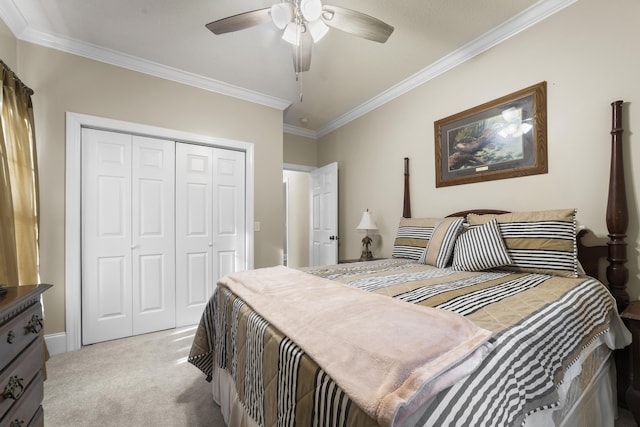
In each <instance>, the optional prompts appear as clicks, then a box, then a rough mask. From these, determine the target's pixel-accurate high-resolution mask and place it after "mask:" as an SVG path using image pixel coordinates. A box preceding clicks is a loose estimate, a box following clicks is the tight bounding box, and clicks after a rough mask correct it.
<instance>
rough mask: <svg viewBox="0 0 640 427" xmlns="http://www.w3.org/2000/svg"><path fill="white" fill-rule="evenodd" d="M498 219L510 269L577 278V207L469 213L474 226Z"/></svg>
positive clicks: (468, 219) (470, 222)
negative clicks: (491, 213)
mask: <svg viewBox="0 0 640 427" xmlns="http://www.w3.org/2000/svg"><path fill="white" fill-rule="evenodd" d="M494 218H495V219H496V220H497V221H498V225H499V227H500V234H501V235H502V238H503V240H504V243H505V245H506V247H507V252H508V253H509V256H510V257H511V265H510V266H508V267H505V268H508V269H509V270H516V271H523V272H531V273H545V274H555V275H558V276H565V277H577V275H578V254H577V246H576V210H575V209H561V210H550V211H535V212H514V213H509V214H502V215H468V216H467V221H468V222H469V225H470V226H473V225H479V224H484V223H487V222H489V221H490V220H492V219H494Z"/></svg>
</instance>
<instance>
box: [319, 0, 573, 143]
mask: <svg viewBox="0 0 640 427" xmlns="http://www.w3.org/2000/svg"><path fill="white" fill-rule="evenodd" d="M577 1H578V0H541V1H539V2H538V3H536V4H534V5H533V6H531V7H529V8H528V9H526V10H524V11H523V12H521V13H519V14H518V15H515V16H514V17H512V18H511V19H509V20H507V21H505V22H504V23H502V24H501V25H499V26H497V27H495V28H493V29H492V30H490V31H488V32H486V33H484V34H483V35H481V36H480V37H478V38H476V39H474V40H472V41H470V42H469V43H467V44H465V45H464V46H462V47H461V48H459V49H457V50H455V51H453V52H451V53H450V54H448V55H446V56H444V57H442V58H441V59H439V60H437V61H436V62H434V63H433V64H431V65H429V66H427V67H426V68H423V69H422V70H420V71H418V72H417V73H415V74H413V75H412V76H410V77H408V78H406V79H405V80H403V81H401V82H399V83H397V84H395V85H394V86H392V87H391V88H389V89H387V90H385V91H384V92H381V93H380V94H378V95H376V96H374V97H373V98H371V99H369V100H368V101H366V102H364V103H362V104H360V105H358V106H357V107H355V108H353V109H351V110H349V111H348V112H346V113H345V114H343V115H341V116H339V117H337V118H336V119H334V120H332V121H330V122H329V123H328V124H327V125H326V126H324V127H322V128H321V129H319V130H318V131H317V137H318V138H320V137H323V136H325V135H327V134H328V133H331V132H333V131H334V130H336V129H338V128H340V127H342V126H344V125H346V124H347V123H349V122H351V121H353V120H355V119H357V118H359V117H362V116H364V115H365V114H367V113H369V112H371V111H373V110H375V109H376V108H378V107H380V106H382V105H384V104H386V103H387V102H389V101H392V100H394V99H395V98H397V97H399V96H401V95H403V94H405V93H407V92H409V91H411V90H413V89H415V88H417V87H418V86H421V85H423V84H425V83H427V82H428V81H430V80H432V79H434V78H436V77H438V76H439V75H441V74H444V73H446V72H447V71H449V70H451V69H452V68H454V67H457V66H458V65H460V64H463V63H464V62H466V61H468V60H470V59H471V58H473V57H475V56H477V55H479V54H481V53H482V52H484V51H486V50H489V49H491V48H492V47H494V46H496V45H498V44H500V43H502V42H503V41H505V40H507V39H509V38H511V37H513V36H514V35H516V34H518V33H520V32H521V31H524V30H526V29H527V28H529V27H531V26H533V25H535V24H537V23H538V22H540V21H542V20H544V19H545V18H548V17H549V16H551V15H553V14H555V13H556V12H558V11H560V10H562V9H564V8H565V7H567V6H570V5H572V4H573V3H575V2H577Z"/></svg>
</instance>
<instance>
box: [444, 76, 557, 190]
mask: <svg viewBox="0 0 640 427" xmlns="http://www.w3.org/2000/svg"><path fill="white" fill-rule="evenodd" d="M435 149H436V153H435V154H436V156H435V157H436V187H445V186H448V185H459V184H468V183H471V182H480V181H489V180H494V179H505V178H513V177H517V176H526V175H535V174H542V173H547V82H541V83H538V84H536V85H533V86H531V87H528V88H526V89H522V90H520V91H518V92H514V93H512V94H510V95H507V96H503V97H502V98H498V99H496V100H493V101H490V102H487V103H485V104H482V105H479V106H477V107H474V108H471V109H469V110H466V111H463V112H461V113H458V114H454V115H453V116H449V117H446V118H444V119H441V120H438V121H437V122H435Z"/></svg>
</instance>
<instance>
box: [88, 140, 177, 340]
mask: <svg viewBox="0 0 640 427" xmlns="http://www.w3.org/2000/svg"><path fill="white" fill-rule="evenodd" d="M82 138H83V143H82V157H83V162H82V249H83V259H82V307H83V310H82V336H83V339H82V341H83V344H91V343H95V342H100V341H106V340H111V339H115V338H122V337H126V336H130V335H133V334H140V333H145V332H150V331H155V330H160V329H167V328H171V327H174V326H175V302H174V295H175V282H174V281H175V273H174V250H175V242H174V240H175V233H174V223H175V218H174V209H173V206H174V171H175V169H174V143H173V142H170V141H164V140H158V139H152V138H143V137H132V136H131V135H127V134H124V133H118V132H108V131H101V130H94V129H83V131H82Z"/></svg>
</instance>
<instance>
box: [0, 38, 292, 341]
mask: <svg viewBox="0 0 640 427" xmlns="http://www.w3.org/2000/svg"><path fill="white" fill-rule="evenodd" d="M0 49H2V51H1V53H2V55H3V56H4V54H5V49H7V47H6V46H5V45H4V44H3V45H0ZM8 49H9V50H10V46H9V48H8ZM17 52H18V55H17V63H18V66H17V67H16V68H17V69H16V72H17V73H18V74H19V76H20V78H21V79H22V80H23V81H24V82H25V83H26V84H27V85H29V86H30V87H31V88H32V89H33V90H34V91H35V94H34V96H33V101H34V111H35V123H36V138H37V142H38V158H39V167H40V183H41V188H40V195H41V196H40V201H41V210H40V212H41V237H40V249H41V267H40V274H41V280H42V281H43V282H48V283H53V284H54V285H55V287H54V288H53V289H52V290H51V291H48V292H47V293H46V294H45V297H44V304H45V310H46V313H47V327H46V331H45V332H46V333H47V334H51V333H56V332H61V331H64V330H65V317H64V303H65V299H64V298H65V292H64V281H65V272H64V265H65V256H64V248H65V240H64V239H65V232H64V218H65V167H64V165H65V113H66V112H67V111H71V112H75V113H81V114H87V115H93V116H99V117H105V118H110V119H116V120H122V121H127V122H133V123H140V124H144V125H150V126H157V127H162V128H169V129H175V130H179V131H185V132H189V133H194V134H199V135H204V136H208V137H220V138H227V139H233V140H238V141H244V142H250V143H253V144H255V146H254V147H255V151H254V154H255V202H254V204H255V220H256V221H260V222H261V230H262V231H259V232H256V233H255V241H254V243H255V266H256V267H264V266H271V265H276V264H280V263H281V262H282V242H283V239H284V226H283V224H284V219H283V218H284V215H283V207H282V206H283V202H282V159H283V143H282V112H281V111H279V110H277V109H273V108H269V107H264V106H261V105H257V104H254V103H250V102H246V101H241V100H238V99H235V98H229V97H225V96H222V95H219V94H216V93H212V92H209V91H205V90H201V89H197V88H194V87H191V86H186V85H181V84H178V83H173V82H169V81H167V80H163V79H159V78H155V77H151V76H148V75H144V74H141V73H137V72H133V71H129V70H126V69H122V68H119V67H115V66H111V65H107V64H104V63H101V62H97V61H93V60H89V59H86V58H83V57H79V56H75V55H70V54H66V53H62V52H60V51H57V50H53V49H48V48H44V47H41V46H37V45H33V44H30V43H26V42H20V41H19V42H18V43H17ZM247 124H250V126H248V125H247ZM278 201H280V202H278Z"/></svg>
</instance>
